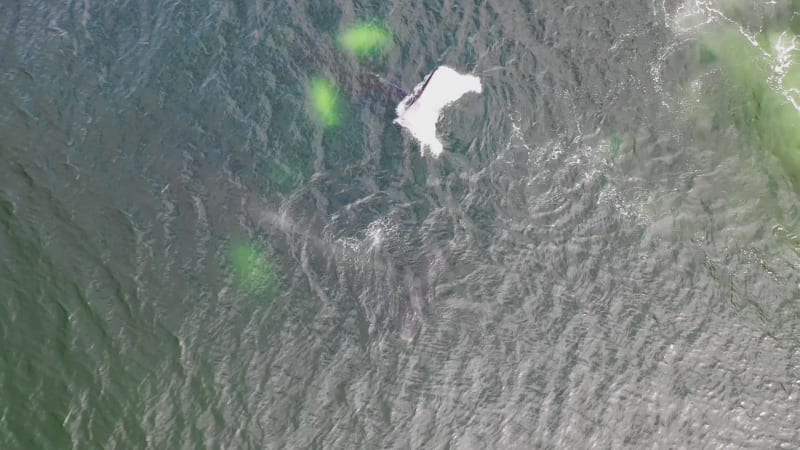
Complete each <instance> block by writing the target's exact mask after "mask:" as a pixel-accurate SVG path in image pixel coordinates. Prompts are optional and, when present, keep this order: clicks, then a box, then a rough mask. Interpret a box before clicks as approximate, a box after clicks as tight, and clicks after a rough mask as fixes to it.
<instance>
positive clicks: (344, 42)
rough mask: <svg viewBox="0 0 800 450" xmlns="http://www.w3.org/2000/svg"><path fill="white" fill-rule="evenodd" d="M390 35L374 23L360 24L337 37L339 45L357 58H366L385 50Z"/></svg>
mask: <svg viewBox="0 0 800 450" xmlns="http://www.w3.org/2000/svg"><path fill="white" fill-rule="evenodd" d="M391 40H392V35H391V33H389V30H388V29H386V28H385V27H383V26H381V25H378V24H376V23H370V22H368V23H361V24H357V25H354V26H352V27H350V28H348V29H347V30H345V31H344V32H343V33H342V34H341V35H340V36H339V45H340V46H341V47H342V48H343V49H345V50H346V51H348V52H350V53H353V54H355V55H356V56H358V57H366V56H370V55H374V54H378V53H382V52H384V51H385V50H386V47H387V46H388V45H389V43H390V42H391Z"/></svg>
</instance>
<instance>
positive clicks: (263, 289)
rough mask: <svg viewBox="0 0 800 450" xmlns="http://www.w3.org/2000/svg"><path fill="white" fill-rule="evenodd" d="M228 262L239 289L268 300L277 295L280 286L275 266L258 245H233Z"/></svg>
mask: <svg viewBox="0 0 800 450" xmlns="http://www.w3.org/2000/svg"><path fill="white" fill-rule="evenodd" d="M230 260H231V264H232V266H233V274H234V279H235V281H236V285H237V286H238V287H239V288H241V289H243V290H245V291H246V292H248V293H251V294H256V295H263V296H267V298H268V300H272V298H273V297H274V296H275V295H276V294H277V292H278V290H279V288H280V284H281V280H280V275H279V273H278V269H277V266H276V265H275V263H274V262H273V261H272V259H270V258H269V256H267V254H266V252H265V251H264V250H263V249H262V248H261V247H260V246H259V245H257V244H255V243H252V242H240V243H236V244H234V245H233V248H232V249H231V253H230Z"/></svg>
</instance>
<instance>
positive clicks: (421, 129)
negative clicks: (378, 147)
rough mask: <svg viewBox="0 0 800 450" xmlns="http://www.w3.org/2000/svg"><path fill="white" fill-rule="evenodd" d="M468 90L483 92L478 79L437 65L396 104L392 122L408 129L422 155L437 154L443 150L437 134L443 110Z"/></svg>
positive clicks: (435, 155)
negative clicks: (418, 145) (416, 141)
mask: <svg viewBox="0 0 800 450" xmlns="http://www.w3.org/2000/svg"><path fill="white" fill-rule="evenodd" d="M469 92H475V93H478V94H480V93H481V92H482V88H481V79H480V78H478V77H476V76H473V75H464V74H460V73H458V72H456V71H455V70H453V69H451V68H450V67H447V66H439V67H438V68H436V70H434V71H433V72H432V73H431V74H430V75H428V76H427V77H425V80H423V81H422V82H421V83H419V84H418V85H417V86H416V87H414V91H413V92H412V93H411V95H409V96H408V97H406V98H405V99H403V101H402V102H400V104H399V105H397V109H396V111H397V119H395V123H397V124H398V125H400V126H402V127H404V128H406V129H407V130H408V131H410V132H411V135H412V136H414V137H415V138H416V139H417V140H418V141H419V143H420V145H421V147H422V151H423V154H424V152H425V149H428V150H429V151H430V153H431V155H433V156H434V157H438V156H439V155H440V154H441V153H442V151H443V150H444V145H443V144H442V142H441V141H440V140H439V138H438V137H437V135H436V123H437V122H438V121H439V118H440V117H441V115H442V110H444V108H446V107H447V106H449V105H450V104H452V103H453V102H455V101H456V100H458V99H460V98H461V97H462V96H464V94H467V93H469Z"/></svg>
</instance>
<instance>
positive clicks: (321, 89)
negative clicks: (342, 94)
mask: <svg viewBox="0 0 800 450" xmlns="http://www.w3.org/2000/svg"><path fill="white" fill-rule="evenodd" d="M309 100H310V102H311V109H312V111H313V112H314V114H315V115H316V117H317V118H318V119H319V120H320V122H322V124H323V125H324V126H325V127H335V126H337V125H339V123H340V122H341V120H342V105H341V100H340V98H339V88H338V87H336V85H335V84H333V82H331V81H330V80H328V79H326V78H322V77H314V78H312V79H311V83H310V85H309Z"/></svg>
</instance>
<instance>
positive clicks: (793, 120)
mask: <svg viewBox="0 0 800 450" xmlns="http://www.w3.org/2000/svg"><path fill="white" fill-rule="evenodd" d="M793 38H794V37H793V36H788V35H787V34H786V33H781V34H775V33H761V34H759V35H756V36H755V38H754V39H752V38H749V37H748V36H746V35H745V34H743V32H741V31H740V30H739V28H738V27H735V26H733V25H719V26H715V27H713V29H711V30H708V31H706V32H704V33H702V35H701V37H700V40H699V44H700V55H701V56H702V55H706V56H704V57H702V58H701V61H705V63H706V64H707V65H709V66H711V67H713V68H717V69H719V72H720V76H721V78H722V82H723V83H724V86H718V87H708V86H706V85H705V83H703V85H702V86H697V87H696V88H695V89H694V90H693V91H692V95H693V96H695V97H696V98H693V99H691V100H690V103H692V104H697V103H701V104H702V105H703V106H710V107H711V111H714V112H715V113H716V115H717V117H718V123H717V124H716V126H717V127H724V126H726V125H732V126H733V127H735V128H736V130H737V131H738V132H739V134H740V135H742V137H744V138H745V139H746V141H748V142H750V143H751V145H753V146H755V147H756V148H757V149H759V150H760V151H763V152H764V153H765V154H771V155H773V156H774V157H775V158H776V160H777V161H778V162H779V165H780V166H781V169H782V170H783V171H784V173H785V174H786V175H787V176H788V177H789V179H790V180H791V182H792V184H793V185H794V188H795V191H797V192H798V193H800V111H799V110H798V107H797V106H795V105H794V104H793V103H792V100H791V97H790V96H789V95H787V93H788V92H791V91H792V90H798V88H800V72H798V69H797V68H796V67H797V65H796V61H795V59H796V58H795V57H794V56H793V55H789V54H787V53H786V51H785V48H781V44H782V43H785V41H786V39H793ZM779 66H783V68H780V67H779ZM709 92H713V95H708V93H709ZM693 108H694V109H693V111H690V115H696V114H702V111H703V110H702V106H701V107H699V108H698V107H693Z"/></svg>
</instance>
